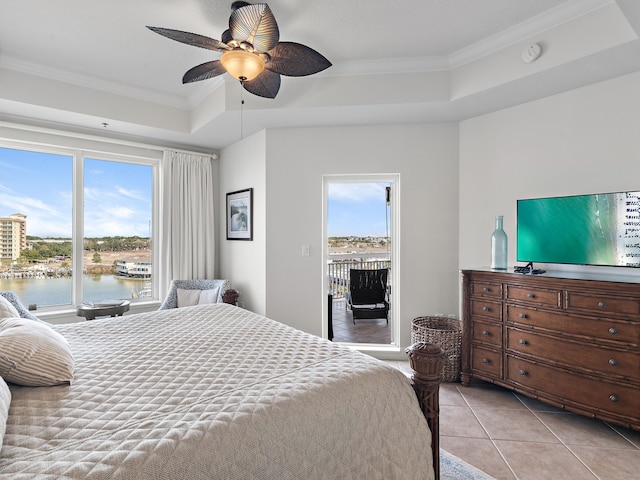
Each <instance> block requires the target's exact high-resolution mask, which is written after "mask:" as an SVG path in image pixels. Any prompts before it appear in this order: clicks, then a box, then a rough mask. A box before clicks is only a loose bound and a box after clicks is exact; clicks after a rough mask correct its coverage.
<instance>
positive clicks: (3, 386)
mask: <svg viewBox="0 0 640 480" xmlns="http://www.w3.org/2000/svg"><path fill="white" fill-rule="evenodd" d="M10 403H11V390H9V386H8V385H7V382H5V381H4V380H3V378H2V377H0V448H2V439H3V437H4V432H6V431H7V417H8V416H9V404H10Z"/></svg>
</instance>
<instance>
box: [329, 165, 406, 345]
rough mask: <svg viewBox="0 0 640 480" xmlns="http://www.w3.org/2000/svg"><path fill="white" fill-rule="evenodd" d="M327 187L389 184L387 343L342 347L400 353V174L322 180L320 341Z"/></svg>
mask: <svg viewBox="0 0 640 480" xmlns="http://www.w3.org/2000/svg"><path fill="white" fill-rule="evenodd" d="M331 183H391V184H392V185H393V187H392V188H391V195H390V200H391V209H390V212H391V221H390V225H389V227H390V239H391V255H390V257H391V278H392V279H393V289H392V295H393V296H392V301H391V309H390V312H391V313H390V317H389V324H390V325H391V343H390V344H374V343H344V344H343V345H347V346H349V347H352V348H355V349H357V350H362V351H367V352H390V351H392V352H399V351H400V318H402V317H401V315H400V313H401V312H400V305H401V295H402V288H401V275H400V261H399V260H400V174H399V173H372V174H327V175H323V176H322V246H323V248H322V266H323V268H322V298H321V304H322V337H323V338H328V335H329V325H328V322H327V319H328V315H329V311H328V310H329V308H328V302H327V298H328V293H329V286H328V281H327V280H328V279H327V268H326V265H327V264H328V261H329V254H328V250H327V245H328V243H329V242H328V240H329V239H328V235H327V233H328V232H327V221H328V200H329V198H328V197H329V184H331Z"/></svg>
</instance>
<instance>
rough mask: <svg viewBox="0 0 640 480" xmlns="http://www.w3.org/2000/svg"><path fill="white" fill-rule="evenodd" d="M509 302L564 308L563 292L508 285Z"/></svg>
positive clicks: (507, 296)
mask: <svg viewBox="0 0 640 480" xmlns="http://www.w3.org/2000/svg"><path fill="white" fill-rule="evenodd" d="M506 288H507V295H506V298H507V301H517V302H528V303H535V304H536V305H544V306H547V307H554V308H560V307H561V306H562V292H561V290H544V289H539V288H535V287H532V288H530V287H519V286H518V287H515V286H511V285H507V287H506Z"/></svg>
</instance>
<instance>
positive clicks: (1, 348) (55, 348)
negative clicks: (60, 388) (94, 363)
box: [0, 318, 74, 387]
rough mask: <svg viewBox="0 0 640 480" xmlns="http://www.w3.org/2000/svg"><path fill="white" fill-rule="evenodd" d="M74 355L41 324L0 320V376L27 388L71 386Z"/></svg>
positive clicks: (54, 333) (52, 331)
mask: <svg viewBox="0 0 640 480" xmlns="http://www.w3.org/2000/svg"><path fill="white" fill-rule="evenodd" d="M73 370H74V363H73V354H72V353H71V348H70V347H69V344H68V343H67V340H66V339H65V338H64V337H63V336H62V335H60V334H59V333H58V332H56V331H55V330H53V329H52V328H51V327H49V326H48V325H46V324H44V323H40V322H34V321H33V320H29V319H25V318H4V319H1V320H0V376H2V378H4V379H5V380H6V381H7V382H11V383H15V384H18V385H25V386H27V387H41V386H50V385H59V384H62V383H71V380H72V379H73Z"/></svg>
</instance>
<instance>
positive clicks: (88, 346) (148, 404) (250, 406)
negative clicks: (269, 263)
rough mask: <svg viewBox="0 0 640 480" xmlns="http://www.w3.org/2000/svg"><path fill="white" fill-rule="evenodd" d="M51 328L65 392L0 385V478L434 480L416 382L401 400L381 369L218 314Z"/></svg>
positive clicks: (284, 330)
mask: <svg viewBox="0 0 640 480" xmlns="http://www.w3.org/2000/svg"><path fill="white" fill-rule="evenodd" d="M51 328H52V329H53V330H54V331H55V332H57V333H59V334H60V335H61V336H62V337H63V338H64V339H66V342H68V345H69V347H70V351H71V352H72V355H73V363H74V366H73V368H74V372H73V379H72V380H71V382H70V384H69V383H63V384H61V385H56V386H38V387H34V386H18V385H15V384H11V383H9V382H7V384H8V386H9V389H10V394H11V398H10V405H9V408H8V416H6V432H5V434H4V438H3V443H2V450H1V451H0V478H11V479H14V478H15V479H18V478H38V479H48V478H50V479H104V478H113V479H117V478H122V479H171V480H177V479H201V478H202V479H204V478H207V479H225V480H229V479H243V480H247V479H274V480H275V479H277V480H282V479H302V478H304V479H321V478H323V479H338V478H366V479H376V478H379V479H385V480H389V479H409V478H410V479H422V478H424V479H432V478H434V475H437V473H438V472H437V471H438V468H437V467H438V465H437V463H436V469H435V473H434V468H433V466H434V460H433V458H434V452H433V451H432V448H431V443H432V436H431V430H430V428H429V425H428V422H427V418H429V417H430V415H431V418H429V421H430V422H431V423H433V421H434V418H433V417H434V415H435V420H436V423H435V429H434V427H433V425H432V426H431V429H433V430H435V431H434V435H435V438H434V440H437V433H438V432H437V382H436V383H435V400H434V398H433V397H434V394H433V392H434V388H433V384H432V385H431V386H430V387H428V388H427V390H428V391H422V393H421V387H420V385H419V384H420V383H421V380H420V377H421V375H420V374H416V375H415V378H414V382H413V383H414V385H413V388H412V385H411V382H410V381H409V380H408V379H407V377H406V376H405V375H404V374H403V373H402V372H400V371H399V370H397V369H394V368H392V367H390V366H389V365H388V364H387V363H385V362H382V361H378V360H375V359H373V358H372V357H370V356H367V355H364V354H362V353H359V352H356V351H352V350H351V349H349V348H346V347H344V346H340V345H337V344H333V343H331V342H329V341H326V340H323V339H320V338H318V337H315V336H313V335H309V334H306V333H303V332H300V331H298V330H295V329H293V328H290V327H288V326H286V325H283V324H281V323H278V322H275V321H273V320H270V319H267V318H265V317H262V316H260V315H257V314H254V313H251V312H249V311H246V310H244V309H241V308H238V307H235V306H231V305H227V304H215V305H203V306H195V307H187V308H180V309H172V310H163V311H158V312H149V313H141V314H135V315H128V316H124V317H118V318H106V319H99V320H93V321H90V322H83V323H74V324H65V325H52V326H51ZM421 355H422V354H421V353H420V352H415V351H414V352H412V353H410V358H412V363H413V362H414V361H415V362H417V363H419V362H420V361H421V358H423V359H424V358H427V357H421ZM429 361H430V360H429ZM422 380H424V381H425V382H426V383H429V382H430V381H431V380H432V379H431V380H430V379H429V378H427V377H426V376H424V375H423V376H422ZM423 383H424V382H423ZM414 388H415V389H417V391H418V397H416V394H415V392H414ZM418 398H419V399H420V401H418ZM420 403H422V404H423V405H422V410H421V405H420ZM0 404H1V402H0ZM425 404H428V405H425ZM0 407H1V405H0ZM423 410H424V411H425V412H426V415H425V413H423ZM0 427H1V425H0ZM436 446H437V442H436ZM435 458H437V454H436V455H435Z"/></svg>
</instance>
